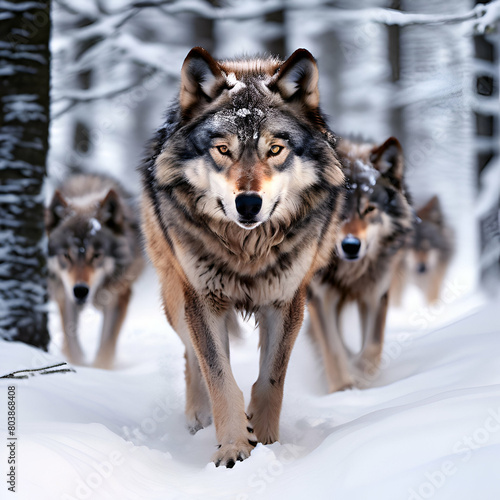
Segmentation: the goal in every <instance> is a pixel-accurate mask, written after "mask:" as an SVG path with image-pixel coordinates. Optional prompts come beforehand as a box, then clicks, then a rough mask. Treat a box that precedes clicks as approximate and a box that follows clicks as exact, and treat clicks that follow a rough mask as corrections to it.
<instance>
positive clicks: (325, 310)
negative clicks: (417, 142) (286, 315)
mask: <svg viewBox="0 0 500 500" xmlns="http://www.w3.org/2000/svg"><path fill="white" fill-rule="evenodd" d="M338 152H339V154H340V156H341V159H342V162H343V164H344V165H345V174H346V178H347V179H346V185H347V190H348V194H347V198H346V202H345V206H344V212H343V219H342V223H341V228H340V232H339V233H338V238H337V242H336V255H335V256H334V257H333V258H332V261H331V262H330V264H329V266H328V267H327V268H326V269H324V270H322V271H321V272H320V273H318V274H317V275H316V276H315V278H314V280H313V281H312V282H311V286H310V291H309V294H310V297H309V314H310V321H309V333H310V334H311V335H312V337H313V339H314V340H316V342H317V344H318V346H319V348H320V351H321V355H322V357H323V361H324V364H325V371H326V376H327V381H328V388H329V391H330V392H334V391H337V390H340V389H345V388H348V387H351V386H353V385H354V384H355V382H358V383H359V384H361V385H363V383H364V382H366V381H367V378H371V377H373V375H374V374H375V373H376V370H377V367H378V364H379V360H380V356H381V353H382V346H383V338H384V329H385V319H386V314H387V305H388V295H389V288H390V286H391V281H392V279H393V276H394V274H395V272H396V270H397V269H398V268H399V266H400V264H401V262H402V261H403V259H404V257H405V254H406V249H407V247H408V245H409V239H410V236H411V232H412V229H413V221H414V215H413V210H412V208H411V206H410V201H409V196H408V193H407V191H406V188H405V185H404V179H403V171H404V167H403V153H402V149H401V146H400V144H399V142H398V140H397V139H395V138H394V137H391V138H389V139H388V140H387V141H385V142H384V143H383V144H381V145H374V144H371V143H359V144H358V143H352V142H350V141H347V140H343V141H341V142H340V143H339V146H338ZM350 301H356V302H357V305H358V310H359V313H360V320H361V329H362V332H361V333H362V347H361V351H360V352H359V353H358V354H357V356H356V357H355V359H354V360H353V364H354V367H353V368H354V370H352V369H351V359H350V357H349V356H348V351H347V349H346V347H345V346H344V342H343V339H342V335H341V332H340V324H339V323H340V316H341V313H342V309H343V307H344V306H345V304H346V303H348V302H350ZM357 377H361V378H360V379H358V380H356V379H357Z"/></svg>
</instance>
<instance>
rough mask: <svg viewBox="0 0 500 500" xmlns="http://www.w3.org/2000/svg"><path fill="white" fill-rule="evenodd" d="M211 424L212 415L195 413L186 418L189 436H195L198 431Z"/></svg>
mask: <svg viewBox="0 0 500 500" xmlns="http://www.w3.org/2000/svg"><path fill="white" fill-rule="evenodd" d="M211 423H212V415H211V413H207V412H198V413H195V414H194V415H193V416H192V417H191V418H190V417H189V416H188V417H187V424H188V429H189V432H190V433H191V434H196V433H197V432H198V431H199V430H201V429H204V428H205V427H208V426H209V425H210V424H211Z"/></svg>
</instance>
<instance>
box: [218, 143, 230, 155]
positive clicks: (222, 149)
mask: <svg viewBox="0 0 500 500" xmlns="http://www.w3.org/2000/svg"><path fill="white" fill-rule="evenodd" d="M216 147H217V150H218V151H219V153H220V154H221V155H228V154H229V148H228V147H227V146H225V145H222V146H216Z"/></svg>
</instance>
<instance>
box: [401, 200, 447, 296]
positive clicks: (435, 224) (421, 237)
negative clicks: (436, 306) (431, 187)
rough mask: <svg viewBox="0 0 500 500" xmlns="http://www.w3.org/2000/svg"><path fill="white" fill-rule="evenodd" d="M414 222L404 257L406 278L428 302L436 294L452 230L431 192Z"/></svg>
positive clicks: (444, 265)
mask: <svg viewBox="0 0 500 500" xmlns="http://www.w3.org/2000/svg"><path fill="white" fill-rule="evenodd" d="M417 216H418V219H417V223H416V224H415V233H414V238H413V240H412V245H411V247H410V251H409V252H408V257H407V259H406V272H407V273H408V274H409V276H408V279H409V280H410V281H413V282H414V283H415V284H416V285H417V286H418V287H419V288H420V289H421V290H422V292H423V293H424V295H425V297H426V299H427V302H428V303H429V304H432V303H434V302H436V301H437V300H438V298H439V293H440V291H441V287H442V284H443V280H444V277H445V274H446V271H447V269H448V265H449V263H450V260H451V257H452V255H453V246H454V245H453V233H452V231H451V229H450V228H449V227H448V226H447V224H446V222H445V219H444V216H443V212H442V210H441V204H440V202H439V198H438V197H437V196H433V197H432V198H431V199H430V200H429V201H428V202H427V203H426V204H425V205H424V206H423V207H422V208H420V210H418V212H417Z"/></svg>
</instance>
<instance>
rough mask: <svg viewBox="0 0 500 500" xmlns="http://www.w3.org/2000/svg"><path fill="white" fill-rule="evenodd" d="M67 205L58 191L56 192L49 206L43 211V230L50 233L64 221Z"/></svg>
mask: <svg viewBox="0 0 500 500" xmlns="http://www.w3.org/2000/svg"><path fill="white" fill-rule="evenodd" d="M67 208H68V203H67V201H66V200H65V199H64V197H63V195H62V194H61V192H60V191H59V190H56V192H55V193H54V196H53V197H52V201H51V202H50V205H49V206H48V207H47V208H46V209H45V228H46V229H47V232H49V233H50V231H52V230H53V229H54V228H55V227H56V226H57V225H58V224H59V222H61V220H62V219H64V217H65V215H66V212H67Z"/></svg>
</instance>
